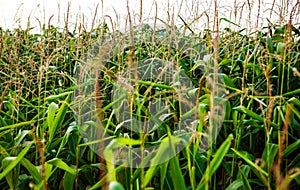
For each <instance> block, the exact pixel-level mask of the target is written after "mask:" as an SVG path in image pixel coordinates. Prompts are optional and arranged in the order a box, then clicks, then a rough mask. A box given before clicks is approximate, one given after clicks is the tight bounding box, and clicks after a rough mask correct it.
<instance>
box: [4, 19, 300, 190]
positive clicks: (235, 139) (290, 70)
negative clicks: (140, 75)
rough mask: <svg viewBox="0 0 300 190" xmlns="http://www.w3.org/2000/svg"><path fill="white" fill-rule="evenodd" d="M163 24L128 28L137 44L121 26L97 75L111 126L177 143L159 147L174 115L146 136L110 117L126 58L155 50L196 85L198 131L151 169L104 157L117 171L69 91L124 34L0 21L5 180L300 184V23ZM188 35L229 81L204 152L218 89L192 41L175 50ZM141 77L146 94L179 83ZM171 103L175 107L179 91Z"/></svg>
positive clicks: (134, 138) (136, 185)
mask: <svg viewBox="0 0 300 190" xmlns="http://www.w3.org/2000/svg"><path fill="white" fill-rule="evenodd" d="M166 27H167V29H163V30H160V31H154V30H153V29H152V28H151V27H148V26H147V25H145V26H144V28H142V29H139V30H135V29H134V28H133V29H131V30H132V31H139V32H140V33H138V32H137V33H134V34H133V35H134V43H133V44H132V43H131V42H132V38H130V35H125V34H122V33H120V34H119V35H120V36H121V37H124V36H129V37H128V38H125V39H124V44H125V46H122V47H121V48H120V49H117V50H116V52H113V55H112V56H110V59H108V60H109V61H108V62H107V63H105V64H104V65H102V67H101V69H100V71H99V75H100V76H99V84H100V85H101V88H100V92H101V94H102V95H101V101H102V103H103V105H102V106H103V118H104V119H103V123H104V124H105V125H106V126H107V128H106V130H107V133H109V134H110V135H111V136H113V137H114V138H115V139H116V141H118V140H119V142H123V143H124V144H127V145H132V146H136V145H141V146H142V147H143V146H146V145H147V143H156V144H159V145H160V147H159V152H157V154H156V156H154V158H153V159H161V158H160V157H163V156H164V155H163V152H164V151H165V150H166V149H168V148H172V147H173V148H174V147H176V145H175V141H176V139H175V140H174V144H173V145H170V147H166V144H164V143H163V142H165V141H167V140H168V139H171V138H172V137H171V135H170V134H174V133H176V131H174V126H173V125H175V124H174V121H175V116H173V117H169V116H168V117H164V118H159V119H160V120H161V121H159V122H160V124H163V125H164V129H163V130H161V131H159V132H157V131H156V130H155V131H152V132H151V133H150V134H151V135H152V139H150V140H149V139H144V137H143V134H139V133H132V134H130V135H127V136H126V134H128V133H129V132H128V131H126V130H124V129H122V127H120V125H119V123H118V121H117V120H116V118H114V117H112V115H113V109H112V105H111V103H113V102H111V96H112V94H111V93H112V90H113V83H112V81H114V80H115V79H116V78H115V77H116V75H117V73H118V72H119V71H125V70H126V69H128V64H127V62H128V61H129V62H130V59H131V56H133V55H135V56H133V58H134V59H135V60H134V59H133V62H134V61H140V60H147V59H150V58H153V57H156V58H157V57H158V58H163V59H164V60H169V61H175V62H177V64H178V66H180V68H181V69H182V70H183V71H184V72H185V74H186V75H187V76H188V77H189V79H190V80H191V81H192V83H193V85H194V86H195V88H194V89H192V90H194V91H193V92H196V93H197V94H198V95H199V96H197V98H198V99H197V103H199V112H200V113H202V115H201V114H199V118H198V119H199V124H198V126H199V127H198V128H197V130H196V131H194V134H193V135H192V138H191V139H189V140H187V141H185V143H186V147H185V148H184V149H183V150H182V151H181V152H180V153H178V154H177V155H176V156H175V157H173V158H172V159H170V160H168V161H166V162H163V163H161V164H159V165H154V166H151V167H147V168H134V167H131V168H130V167H125V166H124V165H114V164H112V165H110V164H109V163H107V164H106V167H107V168H106V170H107V171H109V172H107V173H105V175H103V173H102V172H103V162H102V161H101V158H99V156H98V155H97V154H96V153H94V151H93V150H92V149H91V147H90V146H89V143H88V142H87V141H86V139H85V138H84V136H83V135H82V133H80V128H81V127H83V126H81V124H80V123H79V122H78V121H77V120H76V119H75V118H76V114H74V110H73V104H75V103H76V102H73V101H71V100H72V98H71V96H72V93H73V92H74V90H75V89H76V88H77V87H78V86H77V85H78V83H77V82H78V81H76V72H78V71H79V70H80V68H81V67H82V66H83V65H84V64H85V63H86V62H88V61H89V57H88V56H87V55H90V53H91V52H92V54H93V53H96V54H97V53H98V52H99V51H100V50H99V47H101V43H102V42H103V41H105V40H107V39H112V38H113V37H115V36H116V35H117V34H116V32H115V33H113V32H111V31H109V30H108V29H107V27H105V26H99V27H98V28H95V29H92V30H91V31H90V32H89V31H86V30H84V29H83V28H81V29H80V30H78V31H76V30H75V31H74V32H69V31H68V30H66V28H63V29H60V28H56V27H54V26H48V27H47V26H44V27H43V30H42V33H41V34H32V33H30V28H28V29H27V30H21V29H16V30H14V31H9V30H3V29H0V65H1V70H0V76H1V77H0V82H1V84H2V85H1V86H0V91H1V95H2V96H1V99H0V152H1V156H0V188H1V189H8V188H11V189H30V188H35V189H42V188H44V189H46V188H49V189H62V188H64V189H73V188H77V189H86V188H91V189H97V188H99V187H103V186H105V185H106V184H107V183H110V184H109V188H110V189H140V188H143V189H275V188H277V189H286V188H288V187H289V188H290V189H295V188H297V186H299V185H300V175H299V174H300V155H299V154H298V152H299V148H300V140H299V139H300V124H299V122H300V112H299V109H300V102H299V99H300V90H299V89H300V74H299V71H300V54H299V52H300V51H299V50H300V45H299V44H300V43H299V37H300V27H299V26H292V25H289V24H287V25H284V26H277V25H269V26H268V27H266V28H263V29H261V30H259V31H257V32H256V33H254V34H247V35H246V34H244V33H243V32H244V31H243V30H240V31H231V30H229V29H227V30H224V31H222V32H220V33H219V36H218V40H216V39H215V38H213V37H212V36H213V35H212V34H213V33H214V31H209V30H207V31H203V33H200V34H194V33H193V32H192V33H191V34H189V35H184V34H183V33H182V32H181V31H180V30H177V29H174V28H172V27H171V26H166ZM170 31H175V33H176V36H177V37H178V36H180V38H179V39H181V40H182V41H180V40H179V41H176V42H177V43H178V44H180V43H183V45H181V46H180V45H178V44H173V45H172V44H171V45H170V44H169V45H168V44H164V43H162V42H161V39H164V38H169V37H174V36H173V34H174V33H172V35H169V33H168V32H170ZM157 36H158V37H157ZM189 40H190V41H189ZM187 41H189V42H191V43H192V42H193V43H194V44H196V45H194V46H193V48H191V50H195V49H196V48H197V47H200V46H199V44H202V45H204V46H205V47H207V49H208V50H209V51H208V53H210V54H212V55H213V58H214V60H217V64H218V67H219V71H220V72H219V73H221V74H219V75H218V77H221V78H222V79H223V80H224V84H221V83H220V84H219V85H223V88H225V89H226V96H225V97H224V99H226V107H225V110H224V112H225V113H226V114H225V116H224V117H225V118H224V121H223V124H222V128H221V130H220V131H219V133H218V136H217V140H216V142H215V143H213V144H212V146H211V147H209V148H208V149H207V150H203V151H199V146H200V145H199V143H200V141H201V134H203V131H204V129H203V128H205V126H207V125H208V122H209V121H208V120H207V118H206V117H205V115H207V114H208V112H209V107H210V106H211V105H210V102H209V101H208V100H209V98H208V96H210V95H211V92H210V90H209V88H208V85H209V81H208V80H207V79H206V78H205V77H203V75H204V74H203V73H202V71H201V69H200V68H201V66H202V64H203V62H201V61H195V59H194V57H193V54H192V53H191V52H189V51H187V49H185V48H181V49H180V48H176V47H183V46H184V44H185V43H186V44H187ZM99 43H100V46H99ZM197 44H198V46H197ZM189 45H190V43H189ZM201 47H202V46H201ZM97 48H98V49H97ZM122 48H123V49H122ZM132 51H133V52H132ZM197 51H198V52H201V50H197ZM206 53H207V52H206ZM200 54H201V53H200ZM200 56H202V58H203V56H204V55H200ZM78 69H79V70H78ZM139 85H140V87H141V88H140V89H138V90H137V91H136V96H137V97H139V98H144V97H147V94H146V92H147V91H151V88H153V87H155V89H156V90H157V91H159V92H160V93H161V94H160V95H165V96H167V95H166V94H167V93H169V91H167V90H170V89H172V85H169V84H161V83H157V82H155V81H146V80H145V81H140V84H139ZM139 98H137V99H134V103H133V104H135V105H136V106H137V108H136V110H137V116H138V117H141V118H142V117H145V116H146V108H147V105H146V102H145V101H142V102H143V104H139V103H140V102H139V101H138V100H140V99H139ZM167 100H168V101H169V103H170V104H173V103H174V102H173V99H171V98H170V99H168V98H167ZM175 104H176V103H174V109H175V110H176V106H175ZM138 110H139V111H140V112H138ZM200 126H201V127H200ZM177 132H178V131H177ZM177 140H178V139H177ZM179 141H181V142H183V141H184V137H182V138H181V139H179ZM170 142H171V141H170ZM176 142H177V141H176ZM105 153H106V155H105V156H106V157H105V158H106V159H107V160H110V159H113V158H111V157H109V155H110V152H105ZM104 170H105V169H104Z"/></svg>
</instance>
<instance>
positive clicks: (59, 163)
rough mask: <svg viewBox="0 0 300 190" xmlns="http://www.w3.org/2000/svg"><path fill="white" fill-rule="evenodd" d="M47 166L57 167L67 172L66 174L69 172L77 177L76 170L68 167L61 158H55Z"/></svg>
mask: <svg viewBox="0 0 300 190" xmlns="http://www.w3.org/2000/svg"><path fill="white" fill-rule="evenodd" d="M47 164H50V165H53V166H56V167H58V168H60V169H62V170H64V171H66V172H69V173H70V174H72V175H76V171H75V169H73V168H71V167H70V166H68V165H67V164H66V163H65V162H64V161H62V160H61V159H59V158H53V159H51V160H48V161H47Z"/></svg>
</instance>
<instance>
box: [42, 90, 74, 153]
mask: <svg viewBox="0 0 300 190" xmlns="http://www.w3.org/2000/svg"><path fill="white" fill-rule="evenodd" d="M69 99H70V95H68V97H67V98H66V100H65V101H64V102H63V104H62V105H61V107H60V108H59V109H58V112H57V114H56V116H55V119H53V115H52V114H53V113H51V115H48V117H50V118H49V120H48V117H47V122H48V121H49V122H48V126H49V127H50V128H49V139H48V141H47V148H48V147H49V146H50V144H51V142H52V140H53V138H54V136H55V134H56V132H57V130H58V128H59V127H60V126H61V124H62V122H63V121H64V119H65V116H66V113H67V110H68V105H67V102H68V101H69ZM51 104H52V103H51ZM51 104H50V105H51ZM52 109H54V106H53V108H51V111H52ZM48 114H49V113H48Z"/></svg>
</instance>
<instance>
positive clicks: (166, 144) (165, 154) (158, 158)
mask: <svg viewBox="0 0 300 190" xmlns="http://www.w3.org/2000/svg"><path fill="white" fill-rule="evenodd" d="M179 142H180V138H178V137H175V136H171V137H166V138H164V139H163V140H162V143H161V144H160V145H159V148H158V150H157V153H156V155H155V157H154V158H153V159H152V160H151V167H150V168H149V169H148V170H147V172H146V175H145V180H144V184H143V186H144V187H145V186H147V184H148V183H149V182H150V181H151V179H152V177H153V176H154V174H155V172H156V171H157V169H158V167H159V165H157V164H158V163H161V162H162V161H163V160H169V159H171V158H172V157H173V156H174V154H173V153H172V149H173V148H172V147H170V145H171V146H174V145H175V144H177V143H179Z"/></svg>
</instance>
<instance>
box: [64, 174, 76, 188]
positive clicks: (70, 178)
mask: <svg viewBox="0 0 300 190" xmlns="http://www.w3.org/2000/svg"><path fill="white" fill-rule="evenodd" d="M75 178H76V175H73V174H71V173H69V172H65V175H64V179H63V187H64V189H65V190H73V189H74V182H75Z"/></svg>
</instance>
